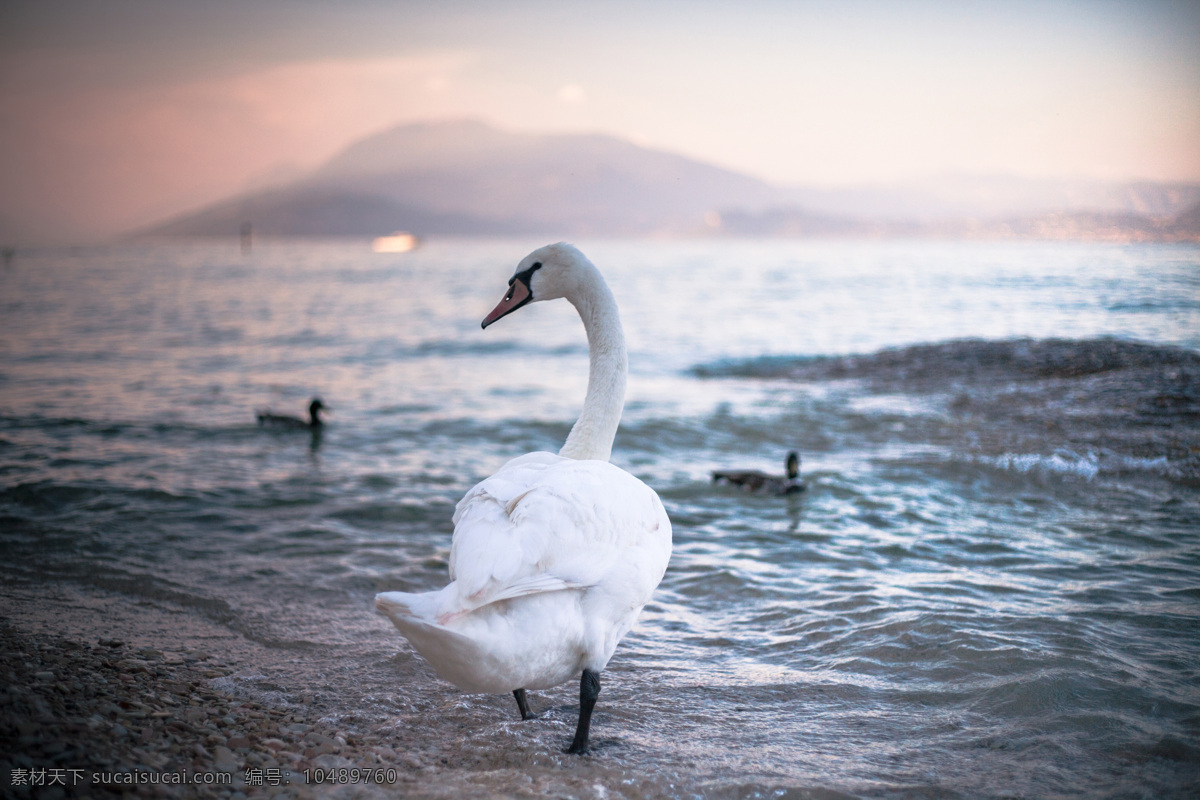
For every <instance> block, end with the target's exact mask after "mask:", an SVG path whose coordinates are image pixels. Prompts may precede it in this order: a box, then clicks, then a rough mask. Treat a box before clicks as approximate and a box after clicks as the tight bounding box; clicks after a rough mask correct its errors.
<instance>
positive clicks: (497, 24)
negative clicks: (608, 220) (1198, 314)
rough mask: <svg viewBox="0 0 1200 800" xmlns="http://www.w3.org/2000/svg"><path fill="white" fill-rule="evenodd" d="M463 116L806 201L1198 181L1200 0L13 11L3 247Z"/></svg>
mask: <svg viewBox="0 0 1200 800" xmlns="http://www.w3.org/2000/svg"><path fill="white" fill-rule="evenodd" d="M461 117H473V118H477V119H482V120H484V121H487V122H489V123H492V124H494V125H496V126H498V127H501V128H504V129H507V130H513V131H528V132H555V131H587V132H600V133H607V134H612V135H616V136H620V137H622V138H625V139H629V140H631V141H634V142H636V143H638V144H643V145H646V146H651V147H655V148H659V149H664V150H669V151H672V152H677V153H681V154H684V155H687V156H690V157H693V158H696V159H700V160H703V161H706V162H709V163H713V164H716V165H719V166H722V167H725V168H728V169H733V170H737V171H739V172H743V173H746V174H749V175H753V176H755V177H758V178H762V179H765V180H768V181H771V182H774V183H779V184H788V185H819V186H851V185H862V184H878V183H889V182H897V181H904V180H910V179H917V178H923V177H931V176H940V175H948V174H962V175H1013V176H1021V177H1030V178H1088V179H1104V180H1155V181H1189V182H1195V181H1200V2H1193V1H1192V0H1182V1H1179V2H1177V1H1175V0H1137V1H1136V2H1135V1H1131V0H1086V1H1082V0H1040V2H1022V0H1010V1H1009V2H1000V1H999V0H997V1H996V2H975V1H974V0H960V1H959V2H948V0H944V1H943V2H927V1H924V0H892V2H880V1H879V0H842V2H803V0H791V1H790V2H783V1H781V0H740V2H738V3H730V2H704V1H699V2H654V0H642V1H641V2H603V0H592V1H591V2H572V1H571V0H561V1H560V2H541V1H540V0H513V2H495V1H494V0H492V1H491V2H486V1H484V0H475V1H463V0H441V1H440V2H403V1H402V0H401V1H397V0H391V2H384V1H383V0H342V1H341V2H331V1H329V0H236V1H233V0H198V1H197V2H172V1H170V0H4V1H3V2H2V3H0V240H3V242H11V243H16V244H21V243H25V242H33V241H37V240H39V239H53V238H63V237H74V238H85V237H103V236H111V235H113V234H117V233H120V232H123V231H127V230H130V229H133V228H136V227H140V226H144V225H147V224H149V223H152V222H155V221H159V220H162V219H166V218H169V217H171V216H175V215H177V214H179V213H181V212H183V211H187V210H190V209H194V208H198V207H200V206H203V205H205V204H208V203H211V202H214V201H217V200H220V199H224V198H226V197H229V196H232V195H236V194H238V193H241V192H245V191H248V190H251V189H253V188H255V187H262V186H265V185H269V184H271V183H273V182H279V181H282V180H285V179H287V178H289V177H295V176H299V175H301V174H303V172H304V171H305V170H309V169H312V168H313V167H315V166H317V165H319V164H321V163H322V162H324V161H325V160H326V159H328V158H330V157H331V156H333V155H334V154H335V153H337V152H338V151H339V150H340V149H342V148H343V147H345V146H346V145H348V144H350V143H352V142H354V141H356V140H358V139H361V138H362V137H364V136H367V135H370V134H373V133H377V132H379V131H381V130H384V129H386V128H389V127H391V126H394V125H398V124H402V123H406V122H414V121H420V120H431V119H451V118H461ZM3 242H0V243H3Z"/></svg>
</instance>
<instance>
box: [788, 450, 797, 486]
mask: <svg viewBox="0 0 1200 800" xmlns="http://www.w3.org/2000/svg"><path fill="white" fill-rule="evenodd" d="M784 464H785V466H786V467H787V476H788V480H795V479H796V478H798V477H800V454H799V453H797V452H796V451H795V450H793V451H792V452H790V453H788V454H787V461H785V462H784Z"/></svg>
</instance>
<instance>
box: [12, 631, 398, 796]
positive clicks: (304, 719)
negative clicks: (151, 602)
mask: <svg viewBox="0 0 1200 800" xmlns="http://www.w3.org/2000/svg"><path fill="white" fill-rule="evenodd" d="M0 643H2V647H0V675H2V676H3V677H4V680H5V684H6V685H5V687H4V689H3V691H2V692H0V752H3V755H2V756H0V773H2V775H0V781H2V785H3V786H4V787H5V789H6V793H7V794H10V795H12V796H16V797H22V796H25V797H37V798H55V797H74V796H83V795H85V794H88V793H90V792H95V791H108V792H113V793H120V794H126V793H133V794H136V795H139V796H176V797H178V796H191V797H239V796H247V795H248V794H264V795H267V796H280V797H298V798H307V797H315V796H317V795H316V793H315V792H316V790H317V789H320V788H322V787H321V786H319V785H317V783H315V782H313V783H311V784H306V783H305V772H306V771H307V772H308V777H309V779H310V780H314V779H315V778H317V777H320V778H323V780H322V781H321V782H322V783H326V784H328V783H335V784H338V785H342V784H348V783H350V779H351V778H352V777H356V778H358V780H357V781H356V783H361V784H362V785H361V786H359V787H358V788H359V789H360V790H361V789H369V788H373V787H371V786H370V784H369V782H370V781H373V780H375V779H376V778H381V779H383V780H384V781H387V782H389V786H391V787H392V788H400V786H401V784H403V783H405V782H407V781H406V780H405V778H406V777H409V778H411V774H412V772H413V771H414V766H416V765H414V764H411V763H404V762H403V761H402V759H401V757H400V756H398V755H397V754H396V753H395V751H393V750H391V748H389V747H387V746H386V745H385V744H383V743H382V742H381V741H374V740H375V739H376V738H377V737H375V736H370V735H368V736H365V737H364V736H356V735H355V734H353V733H349V732H347V731H344V730H339V729H335V728H333V727H331V726H329V725H327V724H324V723H322V722H321V721H320V720H319V718H318V714H317V712H316V711H315V710H314V711H311V712H310V710H309V709H307V708H305V706H303V705H299V706H290V707H285V708H281V707H273V706H270V705H266V704H263V703H259V702H256V701H253V700H246V699H239V698H237V697H234V696H231V695H229V694H227V693H224V692H222V691H221V690H220V689H219V688H217V687H215V686H213V681H214V680H216V679H219V678H223V677H225V676H228V675H230V674H231V673H232V672H233V671H234V669H235V668H236V666H237V665H236V664H235V663H232V662H230V661H229V660H227V659H225V658H223V657H218V656H214V655H212V654H210V653H207V652H204V651H201V650H197V649H189V648H184V649H182V650H180V651H178V652H170V651H162V650H158V649H156V648H152V647H135V646H132V645H130V644H127V643H125V642H122V641H120V640H116V639H107V638H103V637H101V638H99V639H98V640H97V641H96V642H94V643H84V642H79V641H74V640H72V639H67V638H62V637H59V636H55V635H51V634H45V633H32V632H28V631H24V630H21V629H19V628H17V627H15V626H14V625H13V624H11V623H10V622H9V621H7V620H4V621H0ZM340 770H346V771H347V772H346V773H345V774H344V775H342V774H341V773H340V772H339V771H340ZM353 770H359V772H358V773H353V772H352V771H353ZM318 771H320V773H319V774H318ZM331 771H332V773H333V774H332V776H330V775H329V773H330V772H331ZM388 779H391V781H388ZM380 788H384V787H380Z"/></svg>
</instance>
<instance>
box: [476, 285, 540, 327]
mask: <svg viewBox="0 0 1200 800" xmlns="http://www.w3.org/2000/svg"><path fill="white" fill-rule="evenodd" d="M532 299H533V292H531V291H529V286H528V285H526V283H525V281H523V280H521V279H520V278H516V277H514V278H513V279H512V280H511V281H509V284H508V294H506V295H504V299H503V300H501V301H500V302H499V303H498V304H496V307H495V308H493V309H492V312H491V313H490V314H488V315H487V316H486V317H484V318H483V322H482V323H480V327H481V328H486V327H487V326H488V325H491V324H492V323H493V322H495V321H496V320H498V319H500V318H501V317H503V316H506V315H508V314H511V313H512V312H514V311H516V310H517V309H518V308H520V307H521V306H523V305H525V304H526V303H528V302H529V301H530V300H532Z"/></svg>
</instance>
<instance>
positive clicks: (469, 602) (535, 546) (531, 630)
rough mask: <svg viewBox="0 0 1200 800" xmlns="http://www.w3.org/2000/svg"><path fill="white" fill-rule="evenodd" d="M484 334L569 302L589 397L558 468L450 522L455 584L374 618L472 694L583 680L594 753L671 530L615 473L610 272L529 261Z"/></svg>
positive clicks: (552, 257) (486, 497) (494, 481)
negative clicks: (612, 680) (613, 678)
mask: <svg viewBox="0 0 1200 800" xmlns="http://www.w3.org/2000/svg"><path fill="white" fill-rule="evenodd" d="M508 284H509V290H508V293H507V294H505V295H504V299H503V300H501V301H500V303H499V304H498V305H497V306H496V308H495V309H493V310H492V312H491V313H490V314H488V315H487V317H485V318H484V320H483V327H484V328H486V327H487V326H488V325H490V324H492V323H493V322H495V321H496V320H498V319H500V318H501V317H503V316H505V315H507V314H510V313H512V312H513V311H516V310H517V309H518V308H520V307H521V306H523V305H526V304H527V303H531V302H534V301H538V300H552V299H554V298H558V297H564V298H566V299H567V300H568V301H569V302H570V303H571V304H572V305H574V306H575V308H576V310H577V311H578V312H579V316H580V317H581V318H582V319H583V325H584V328H585V329H586V331H587V339H588V357H589V360H590V370H589V373H588V388H587V397H586V399H585V400H584V403H583V411H582V412H581V413H580V415H579V419H578V421H576V423H575V426H574V427H573V428H571V433H570V435H568V436H567V441H566V444H564V445H563V448H562V450H560V451H559V453H558V455H554V454H552V453H529V454H527V455H523V456H520V457H518V458H514V459H513V460H512V461H509V462H508V463H507V464H505V465H504V466H503V467H501V468H500V470H499V471H498V472H497V473H496V474H495V475H493V476H492V477H490V478H487V479H486V480H484V481H483V482H481V483H479V484H478V485H477V486H475V488H473V489H471V490H470V491H469V492H467V494H466V496H465V497H463V499H462V500H461V501H459V503H458V507H457V508H456V509H455V511H454V539H453V543H452V544H451V547H450V584H449V585H448V586H446V587H445V588H444V589H442V590H441V591H437V592H426V593H424V594H408V593H404V592H383V593H381V594H378V595H376V596H375V606H376V608H378V609H379V610H380V611H381V612H383V613H384V614H386V615H387V616H388V617H389V618H390V619H391V620H392V622H393V623H394V624H395V625H396V627H397V628H399V629H400V632H401V633H402V634H404V636H405V637H406V638H407V639H408V640H409V642H411V643H412V645H413V647H414V648H416V650H417V652H419V653H420V654H421V655H422V656H424V657H425V659H426V660H427V661H429V663H430V664H432V665H433V668H434V669H435V670H436V671H437V673H438V675H440V676H441V677H442V678H444V679H446V680H448V681H450V682H451V683H453V684H455V685H456V686H458V687H459V688H461V689H464V690H466V691H468V692H509V691H511V692H512V693H513V694H514V695H515V697H516V698H517V705H518V708H519V709H520V712H521V717H522V719H529V718H530V717H531V716H532V715H531V714H530V713H529V707H528V704H527V702H526V698H525V690H526V689H544V688H549V687H551V686H555V685H557V684H559V683H562V682H563V681H566V680H569V679H571V678H573V677H574V676H575V675H581V678H580V685H579V723H578V726H577V727H576V730H575V738H574V740H573V741H572V742H571V746H570V747H569V748H568V750H567V752H570V753H584V752H587V747H588V728H589V725H590V722H591V715H592V708H593V706H594V705H595V703H596V697H597V696H598V695H599V693H600V674H599V673H600V671H601V670H603V669H604V667H605V665H606V664H607V663H608V660H609V659H610V658H611V657H612V654H613V651H614V650H615V649H616V647H617V643H618V642H619V641H620V640H621V637H622V636H624V635H625V633H626V632H628V631H629V629H630V628H631V627H632V626H633V623H634V622H635V621H636V619H637V616H638V614H639V613H640V612H641V610H642V607H643V606H644V605H645V604H646V602H647V601H648V600H649V599H650V595H651V594H652V593H653V592H654V588H655V587H656V586H658V583H659V581H660V580H661V579H662V576H663V573H664V572H665V571H666V568H667V561H668V560H669V559H670V556H671V521H670V520H669V519H667V514H666V511H664V510H663V506H662V503H661V502H660V501H659V499H658V495H657V494H655V493H654V491H653V490H652V489H651V488H650V487H648V486H647V485H646V484H644V483H642V482H641V481H640V480H638V479H637V478H635V477H633V476H632V475H630V474H629V473H628V472H625V471H624V470H622V469H619V468H618V467H615V466H613V465H612V464H610V463H608V458H609V455H610V453H611V452H612V443H613V437H614V436H615V435H616V432H617V424H618V423H619V422H620V419H621V410H622V407H623V406H624V402H625V374H626V370H627V359H626V355H625V336H624V333H623V332H622V330H621V320H620V316H619V314H618V313H617V304H616V301H615V300H614V299H613V296H612V292H610V291H609V289H608V285H607V284H605V282H604V279H603V278H602V277H600V272H599V271H598V270H597V269H596V267H595V266H593V265H592V263H591V262H590V261H588V259H587V258H586V257H584V255H583V253H581V252H579V250H577V249H576V248H574V247H573V246H571V245H568V244H565V243H559V244H552V245H547V246H546V247H542V248H540V249H538V250H535V251H533V252H532V253H530V254H529V255H528V256H526V257H525V258H524V259H523V260H522V261H521V263H520V264H519V265H518V266H517V271H516V274H515V275H513V277H512V278H511V279H509V282H508Z"/></svg>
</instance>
